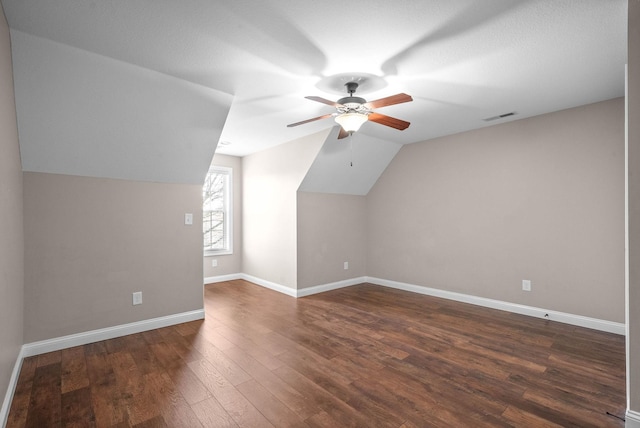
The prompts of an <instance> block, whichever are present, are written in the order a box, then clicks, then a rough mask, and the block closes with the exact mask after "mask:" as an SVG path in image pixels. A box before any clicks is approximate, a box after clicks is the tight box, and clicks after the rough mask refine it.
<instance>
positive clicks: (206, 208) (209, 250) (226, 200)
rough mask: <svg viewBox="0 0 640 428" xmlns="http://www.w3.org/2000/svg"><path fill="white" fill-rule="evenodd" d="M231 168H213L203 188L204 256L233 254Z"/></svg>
mask: <svg viewBox="0 0 640 428" xmlns="http://www.w3.org/2000/svg"><path fill="white" fill-rule="evenodd" d="M231 180H232V171H231V168H224V167H219V166H212V167H211V168H209V172H208V173H207V177H206V178H205V180H204V186H203V188H202V201H203V207H202V210H203V212H202V230H203V234H204V254H205V255H217V254H232V253H233V249H232V245H231V243H232V241H231V231H232V230H233V228H232V224H231V223H232V216H231V207H232V203H231Z"/></svg>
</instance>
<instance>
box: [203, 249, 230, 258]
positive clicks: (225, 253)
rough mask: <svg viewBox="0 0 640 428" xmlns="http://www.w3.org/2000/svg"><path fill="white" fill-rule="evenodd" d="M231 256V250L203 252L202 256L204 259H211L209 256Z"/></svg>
mask: <svg viewBox="0 0 640 428" xmlns="http://www.w3.org/2000/svg"><path fill="white" fill-rule="evenodd" d="M232 254H233V250H217V251H211V250H208V251H205V252H204V256H205V257H211V256H229V255H232Z"/></svg>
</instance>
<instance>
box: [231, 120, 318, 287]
mask: <svg viewBox="0 0 640 428" xmlns="http://www.w3.org/2000/svg"><path fill="white" fill-rule="evenodd" d="M328 133H329V130H326V131H322V132H318V133H316V134H312V135H310V136H308V137H305V138H300V139H297V140H294V141H290V142H288V143H284V144H281V145H279V146H276V147H273V148H271V149H267V150H264V151H261V152H258V153H255V154H252V155H250V156H245V157H244V158H243V160H242V186H243V189H242V197H243V202H242V205H243V210H244V212H243V217H242V231H243V232H242V233H243V244H242V246H243V247H242V248H243V253H242V269H243V272H244V273H245V274H247V275H252V276H255V277H257V278H260V279H262V280H266V281H270V282H273V283H276V284H279V285H283V286H285V287H288V288H291V289H294V290H295V289H296V288H297V265H298V259H297V226H296V224H297V213H296V210H297V202H296V192H297V190H298V187H299V186H300V183H302V180H303V179H304V177H305V174H306V173H307V171H308V170H309V168H310V167H311V164H312V162H313V160H314V159H315V158H316V155H317V154H318V152H319V151H320V148H321V147H322V144H324V142H325V140H326V138H327V135H328Z"/></svg>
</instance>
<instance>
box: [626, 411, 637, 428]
mask: <svg viewBox="0 0 640 428" xmlns="http://www.w3.org/2000/svg"><path fill="white" fill-rule="evenodd" d="M624 418H625V419H626V421H625V424H624V427H625V428H640V412H635V411H633V410H627V414H626V415H625V417H624Z"/></svg>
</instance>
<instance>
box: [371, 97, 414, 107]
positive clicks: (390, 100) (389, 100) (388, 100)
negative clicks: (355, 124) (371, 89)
mask: <svg viewBox="0 0 640 428" xmlns="http://www.w3.org/2000/svg"><path fill="white" fill-rule="evenodd" d="M409 101H413V98H411V95H407V94H404V93H401V94H395V95H391V96H390V97H385V98H380V99H379V100H374V101H369V102H368V103H365V104H364V106H365V107H367V108H369V109H375V108H380V107H386V106H392V105H394V104H402V103H408V102H409Z"/></svg>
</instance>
